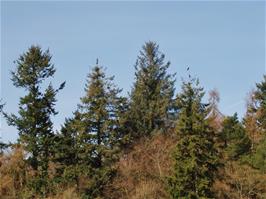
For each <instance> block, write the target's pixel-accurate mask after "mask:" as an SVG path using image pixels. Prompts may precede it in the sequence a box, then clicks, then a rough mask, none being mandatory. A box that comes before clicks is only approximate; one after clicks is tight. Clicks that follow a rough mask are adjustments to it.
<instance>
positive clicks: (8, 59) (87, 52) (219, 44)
mask: <svg viewBox="0 0 266 199" xmlns="http://www.w3.org/2000/svg"><path fill="white" fill-rule="evenodd" d="M149 40H152V41H156V42H157V43H158V44H159V45H160V50H161V51H162V52H163V53H164V54H165V55H166V59H167V60H170V61H171V67H170V70H169V72H171V73H174V72H176V73H177V76H176V77H177V83H176V88H177V89H176V90H177V91H178V90H180V84H181V77H186V76H187V74H186V67H187V66H190V70H191V73H192V74H193V75H196V76H197V77H199V79H200V82H201V85H202V86H204V88H205V90H206V91H208V90H210V89H213V88H217V89H218V91H219V92H220V95H221V102H220V109H221V111H222V112H223V113H225V114H233V113H234V112H238V113H239V115H240V116H243V114H244V112H245V103H244V100H245V97H246V95H247V93H248V92H249V91H250V90H251V89H252V88H254V86H255V82H260V81H261V80H262V75H263V74H265V2H263V1H260V2H228V1H227V2H226V1H224V2H153V3H152V2H98V3H96V2H1V98H2V99H3V101H4V102H6V106H5V110H6V111H7V112H12V113H16V112H17V104H18V102H19V97H20V96H23V95H24V94H25V93H24V92H25V91H23V90H21V89H17V88H15V87H14V86H13V85H12V82H11V81H10V71H11V70H13V69H14V64H13V61H14V60H16V59H17V58H18V56H19V55H20V54H21V53H23V52H25V51H26V50H27V49H28V47H29V46H30V45H32V44H39V45H40V46H41V47H42V48H43V49H47V48H49V49H50V52H51V54H52V55H53V59H52V62H53V63H54V65H55V67H56V69H57V72H56V74H55V78H54V79H53V80H52V82H53V84H54V85H55V86H56V85H59V84H60V83H61V82H62V81H64V80H66V87H65V89H64V90H62V91H61V92H60V94H59V95H58V96H57V99H58V103H57V105H56V108H57V110H58V111H59V114H58V115H57V116H56V117H55V118H53V121H54V123H55V129H59V127H60V125H61V124H62V123H63V121H64V118H65V117H70V116H71V115H72V112H73V111H74V110H75V109H76V105H77V103H79V98H80V97H81V96H82V95H83V94H84V84H85V80H86V75H87V74H88V72H89V70H90V68H91V67H92V66H93V65H94V64H95V60H96V58H99V63H100V65H103V66H105V67H107V74H109V75H115V82H116V84H117V85H118V86H119V87H121V88H123V89H124V91H123V94H125V95H126V93H127V92H128V91H130V89H131V87H132V84H133V81H134V64H135V61H136V58H137V55H138V52H139V50H140V49H141V46H142V45H143V44H144V42H145V41H149ZM1 137H2V139H3V140H4V141H14V140H16V138H17V133H16V129H15V128H13V127H8V126H7V124H6V123H5V121H4V120H3V119H2V123H1Z"/></svg>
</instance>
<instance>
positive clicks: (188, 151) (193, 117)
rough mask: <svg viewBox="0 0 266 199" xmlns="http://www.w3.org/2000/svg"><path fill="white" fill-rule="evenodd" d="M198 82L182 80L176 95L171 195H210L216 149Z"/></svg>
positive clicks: (188, 196)
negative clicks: (175, 133)
mask: <svg viewBox="0 0 266 199" xmlns="http://www.w3.org/2000/svg"><path fill="white" fill-rule="evenodd" d="M198 84H199V83H198V81H197V80H195V79H190V80H189V81H188V82H183V85H182V91H181V93H180V94H179V95H178V96H177V107H178V108H179V115H178V121H177V126H176V132H177V134H178V136H179V141H178V143H177V145H176V149H175V151H174V154H173V158H174V162H175V164H174V171H173V172H174V174H173V176H172V177H170V178H169V181H168V185H169V192H170V194H171V196H172V198H213V193H212V189H211V188H212V184H213V182H214V176H215V173H216V171H217V167H218V159H217V151H216V149H215V148H214V140H213V136H214V132H213V129H212V128H211V127H210V125H209V123H208V120H207V119H206V116H207V115H208V111H207V105H206V104H203V103H202V102H201V101H202V97H203V95H204V92H203V89H202V88H201V87H199V85H198Z"/></svg>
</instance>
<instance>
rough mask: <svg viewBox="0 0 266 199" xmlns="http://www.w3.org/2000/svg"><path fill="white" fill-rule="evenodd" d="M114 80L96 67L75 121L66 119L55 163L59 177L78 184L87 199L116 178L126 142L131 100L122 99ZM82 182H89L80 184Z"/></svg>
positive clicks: (88, 82)
mask: <svg viewBox="0 0 266 199" xmlns="http://www.w3.org/2000/svg"><path fill="white" fill-rule="evenodd" d="M112 81H113V77H111V78H107V77H106V76H105V73H104V71H103V68H102V67H100V66H98V65H97V66H95V67H94V68H93V69H92V72H91V73H90V74H89V75H88V80H87V84H86V87H85V92H86V95H85V96H84V97H82V98H81V104H80V105H79V107H78V110H77V111H76V112H75V113H74V118H73V119H68V120H66V122H65V125H64V126H63V127H62V129H61V133H60V134H59V135H58V136H57V142H56V143H57V145H58V149H57V152H56V159H55V161H56V162H58V163H59V164H60V165H61V166H59V169H58V172H59V175H61V176H63V179H64V180H66V181H69V182H75V184H76V186H77V189H78V190H81V192H83V194H84V197H85V198H95V197H97V196H99V195H100V194H101V191H102V189H103V185H104V184H105V183H106V182H107V181H109V180H110V178H111V177H112V175H113V172H114V171H113V169H112V164H113V163H114V161H116V160H117V158H118V152H119V150H120V147H121V146H122V145H123V144H124V143H126V140H125V138H126V136H125V135H124V132H123V127H122V124H123V115H124V113H125V112H126V111H127V100H126V98H123V97H119V96H118V94H119V93H120V92H121V90H120V89H117V88H116V87H115V85H114V84H113V83H112ZM80 181H86V183H85V184H84V183H82V185H80V184H81V183H80Z"/></svg>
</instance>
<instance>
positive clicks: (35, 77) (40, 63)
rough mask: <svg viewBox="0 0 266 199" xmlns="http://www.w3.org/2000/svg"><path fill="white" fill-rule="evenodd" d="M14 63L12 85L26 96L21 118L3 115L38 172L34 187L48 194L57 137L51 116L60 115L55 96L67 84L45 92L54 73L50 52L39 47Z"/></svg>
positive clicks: (20, 109) (20, 106)
mask: <svg viewBox="0 0 266 199" xmlns="http://www.w3.org/2000/svg"><path fill="white" fill-rule="evenodd" d="M15 63H16V69H15V71H13V72H12V81H13V84H14V85H15V86H16V87H18V88H23V89H24V90H25V91H26V92H27V94H26V95H25V96H24V97H21V98H20V102H19V111H18V116H17V115H15V114H11V115H8V114H6V113H5V114H4V115H5V117H6V118H7V121H8V123H9V125H13V126H15V127H16V128H17V130H18V133H19V143H21V144H22V145H23V146H24V147H25V150H26V151H27V152H28V159H27V161H28V163H29V165H30V166H31V168H32V169H33V170H34V171H35V173H36V175H35V177H36V178H35V179H33V183H32V185H30V186H31V188H34V189H35V191H37V192H38V193H41V194H43V195H46V194H47V191H48V190H47V186H48V182H47V181H48V164H49V160H50V156H51V150H52V148H53V137H54V134H53V123H52V121H51V116H54V115H56V114H57V112H56V110H55V108H54V105H55V102H56V99H55V96H56V94H57V93H58V91H59V90H61V89H63V87H64V84H65V83H62V84H61V85H60V87H59V88H58V89H54V88H53V86H52V84H51V83H50V84H49V85H48V87H47V88H46V89H45V88H42V87H41V86H42V83H43V82H44V81H45V80H46V79H47V78H50V77H53V75H54V73H55V68H54V65H53V64H51V55H50V53H49V50H47V51H42V50H41V48H40V47H39V46H31V47H30V48H29V49H28V51H27V52H26V53H24V54H22V55H21V56H20V57H19V59H18V60H17V61H15Z"/></svg>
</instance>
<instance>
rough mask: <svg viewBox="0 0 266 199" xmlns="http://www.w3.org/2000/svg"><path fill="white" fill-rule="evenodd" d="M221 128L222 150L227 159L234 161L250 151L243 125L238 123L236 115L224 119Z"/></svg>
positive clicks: (248, 140)
mask: <svg viewBox="0 0 266 199" xmlns="http://www.w3.org/2000/svg"><path fill="white" fill-rule="evenodd" d="M222 128H223V129H222V132H221V138H222V140H223V142H224V146H223V148H224V149H225V151H226V156H227V157H228V158H229V159H232V160H236V159H238V158H239V157H240V156H241V155H243V154H245V153H247V152H248V151H249V150H250V146H251V142H250V139H249V138H248V136H247V135H246V132H245V129H244V127H243V125H242V124H241V123H240V122H239V121H238V117H237V114H236V113H235V114H234V115H233V116H231V117H230V116H229V117H226V118H225V119H224V121H223V123H222Z"/></svg>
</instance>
